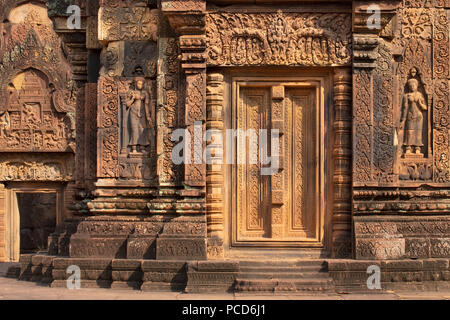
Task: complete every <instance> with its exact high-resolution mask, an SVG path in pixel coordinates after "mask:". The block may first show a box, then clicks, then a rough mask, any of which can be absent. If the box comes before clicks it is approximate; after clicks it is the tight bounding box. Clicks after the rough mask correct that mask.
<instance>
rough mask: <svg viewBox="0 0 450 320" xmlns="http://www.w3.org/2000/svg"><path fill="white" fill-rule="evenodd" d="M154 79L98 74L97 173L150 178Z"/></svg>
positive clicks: (153, 168)
mask: <svg viewBox="0 0 450 320" xmlns="http://www.w3.org/2000/svg"><path fill="white" fill-rule="evenodd" d="M153 87H154V82H153V81H147V80H145V79H144V78H134V79H131V80H130V79H125V78H110V77H102V78H101V80H100V85H99V93H100V95H99V99H100V105H99V119H98V121H99V123H98V125H99V128H98V133H99V134H98V139H99V140H98V141H99V142H98V143H99V150H101V152H100V154H99V159H98V162H97V165H98V174H99V176H100V177H104V178H119V179H126V180H148V179H153V178H154V176H155V170H156V164H155V163H156V161H155V148H156V141H155V131H154V126H155V101H154V99H152V97H153V96H154V88H153Z"/></svg>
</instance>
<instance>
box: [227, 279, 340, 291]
mask: <svg viewBox="0 0 450 320" xmlns="http://www.w3.org/2000/svg"><path fill="white" fill-rule="evenodd" d="M234 289H235V291H237V292H305V291H314V292H330V291H334V285H333V280H332V279H296V280H286V279H270V280H265V279H240V278H238V279H236V282H235V286H234Z"/></svg>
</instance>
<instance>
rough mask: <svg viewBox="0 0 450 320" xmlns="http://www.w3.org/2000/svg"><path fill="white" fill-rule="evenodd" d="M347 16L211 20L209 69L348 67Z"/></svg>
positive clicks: (216, 15) (210, 17) (245, 16)
mask: <svg viewBox="0 0 450 320" xmlns="http://www.w3.org/2000/svg"><path fill="white" fill-rule="evenodd" d="M350 30H351V17H350V15H347V14H304V13H282V12H281V11H279V12H278V13H276V14H272V13H270V14H269V13H268V14H262V13H261V14H260V13H258V14H247V13H209V14H208V15H207V39H208V45H207V55H208V57H207V58H208V64H209V65H307V66H314V65H323V66H326V65H346V64H349V63H350V61H351V32H350Z"/></svg>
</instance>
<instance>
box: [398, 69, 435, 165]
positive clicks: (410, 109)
mask: <svg viewBox="0 0 450 320" xmlns="http://www.w3.org/2000/svg"><path fill="white" fill-rule="evenodd" d="M418 89H419V81H418V80H417V79H415V78H411V79H409V80H408V88H407V90H408V92H407V93H405V94H404V96H403V103H402V116H401V120H400V128H401V129H404V137H403V146H404V148H405V150H404V156H405V157H407V156H410V155H411V154H412V153H414V154H415V155H416V156H423V152H422V147H423V146H424V142H423V140H424V139H423V136H424V135H425V137H427V136H428V130H427V125H426V121H425V120H426V119H427V118H428V117H426V114H425V116H424V112H426V111H427V110H428V106H427V103H426V100H425V98H424V95H423V94H422V93H421V92H420V91H419V90H418ZM424 123H425V125H424ZM425 143H426V142H425Z"/></svg>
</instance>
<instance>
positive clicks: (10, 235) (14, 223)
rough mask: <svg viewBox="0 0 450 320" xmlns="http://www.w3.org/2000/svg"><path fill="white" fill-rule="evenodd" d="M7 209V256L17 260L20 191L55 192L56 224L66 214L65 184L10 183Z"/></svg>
mask: <svg viewBox="0 0 450 320" xmlns="http://www.w3.org/2000/svg"><path fill="white" fill-rule="evenodd" d="M5 189H6V199H5V200H6V206H5V208H6V210H5V226H6V228H5V231H6V232H5V240H6V241H5V249H6V250H5V253H6V254H5V258H6V261H10V262H17V261H19V258H20V212H19V208H18V206H17V194H18V193H55V194H56V225H58V224H60V223H62V222H63V221H64V219H65V215H64V210H63V209H64V185H63V184H60V183H45V184H41V183H33V182H29V183H26V182H24V183H10V184H9V185H7V186H6V188H5Z"/></svg>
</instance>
